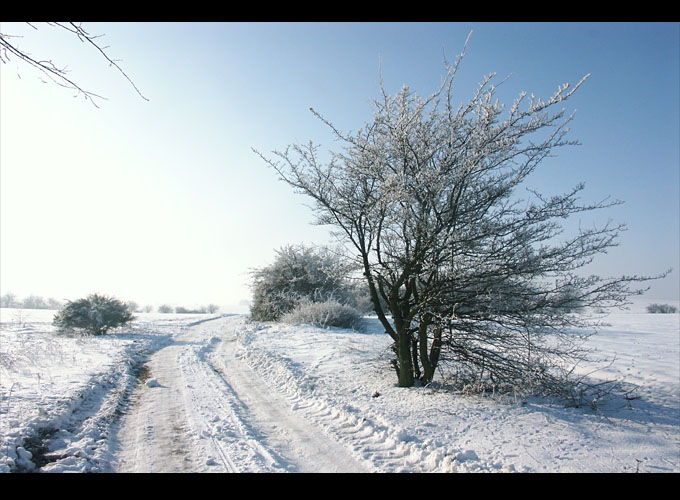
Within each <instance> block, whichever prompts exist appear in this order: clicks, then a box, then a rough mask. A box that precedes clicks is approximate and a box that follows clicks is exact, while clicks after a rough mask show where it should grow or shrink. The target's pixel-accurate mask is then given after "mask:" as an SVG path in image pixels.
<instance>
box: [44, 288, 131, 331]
mask: <svg viewBox="0 0 680 500" xmlns="http://www.w3.org/2000/svg"><path fill="white" fill-rule="evenodd" d="M133 319H134V316H133V315H132V312H131V310H130V309H129V307H128V304H127V303H125V302H122V301H120V300H118V299H115V298H112V297H107V296H106V295H99V294H96V293H95V294H92V295H88V296H87V297H86V298H84V299H79V300H75V301H73V302H71V301H69V302H68V303H67V304H66V305H65V306H64V307H63V308H62V309H61V310H60V311H59V312H57V314H56V315H55V316H54V320H53V324H54V326H56V327H57V328H58V329H59V330H60V331H84V332H87V333H90V334H92V335H104V334H105V333H107V332H108V331H109V330H112V329H115V328H118V327H120V326H123V325H125V324H127V323H129V322H130V321H132V320H133Z"/></svg>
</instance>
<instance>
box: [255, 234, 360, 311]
mask: <svg viewBox="0 0 680 500" xmlns="http://www.w3.org/2000/svg"><path fill="white" fill-rule="evenodd" d="M349 274H350V270H349V269H348V268H347V266H346V263H345V261H344V260H343V258H342V257H341V256H339V255H338V254H337V253H336V252H334V251H333V250H331V249H330V248H327V247H313V246H311V247H308V246H305V245H288V246H285V247H283V248H281V249H280V250H277V251H276V258H275V260H274V262H273V263H272V264H271V265H269V266H266V267H263V268H261V269H256V270H254V271H253V272H252V276H253V282H252V284H251V289H252V291H253V303H252V305H251V307H250V315H251V317H252V319H254V320H256V321H277V320H279V318H281V316H282V315H284V314H286V313H288V312H291V311H293V310H294V309H295V308H296V307H297V306H298V305H300V304H302V303H303V302H305V301H307V302H325V301H327V300H329V299H334V300H335V301H337V302H338V303H341V304H348V305H354V304H355V302H356V288H355V286H354V285H353V284H352V282H351V281H350V279H349Z"/></svg>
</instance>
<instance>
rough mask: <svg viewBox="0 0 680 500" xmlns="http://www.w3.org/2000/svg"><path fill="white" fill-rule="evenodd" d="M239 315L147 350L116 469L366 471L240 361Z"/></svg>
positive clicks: (202, 324) (201, 326) (122, 430)
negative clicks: (157, 347) (157, 348)
mask: <svg viewBox="0 0 680 500" xmlns="http://www.w3.org/2000/svg"><path fill="white" fill-rule="evenodd" d="M239 321H240V320H239V318H238V317H233V318H228V317H227V318H220V319H218V320H214V319H213V320H208V321H203V322H197V323H195V324H193V325H190V327H189V328H188V329H186V330H184V331H182V332H180V333H178V334H177V335H176V336H175V337H174V339H173V342H171V343H169V344H168V345H167V346H165V347H163V348H162V349H160V350H159V351H157V352H156V353H154V354H153V355H152V356H151V357H150V359H149V362H148V363H147V365H146V370H145V373H144V376H143V377H142V383H141V384H140V388H139V389H138V391H137V392H136V393H135V394H134V395H133V397H132V400H133V403H132V405H131V408H130V410H129V412H128V413H127V415H125V417H124V418H123V420H122V422H121V428H120V430H119V433H118V438H119V440H120V443H119V451H118V452H117V454H116V463H117V466H116V469H117V471H119V472H369V471H370V469H371V467H370V466H368V465H367V464H365V463H360V461H359V460H358V459H357V458H355V457H354V456H353V455H352V454H351V453H350V452H349V450H347V449H346V448H344V447H343V446H341V445H340V444H338V443H337V442H336V441H335V440H333V439H332V438H330V437H329V436H328V435H326V434H324V432H323V431H322V430H321V429H320V428H318V427H315V426H314V425H311V424H310V423H309V422H308V421H306V420H303V419H302V418H301V417H300V416H299V415H297V414H296V412H295V411H294V410H295V409H294V407H291V405H290V403H289V402H288V401H287V400H286V399H285V398H284V397H283V396H282V395H281V394H278V393H276V392H275V391H274V390H272V388H271V387H270V386H269V385H268V384H267V383H266V382H265V381H264V380H263V379H262V378H261V377H260V376H259V375H258V374H257V373H256V372H254V371H253V370H252V369H251V368H249V367H248V365H247V364H246V363H245V362H244V361H242V360H241V359H239V355H238V350H237V345H238V344H237V342H236V327H237V324H238V323H239Z"/></svg>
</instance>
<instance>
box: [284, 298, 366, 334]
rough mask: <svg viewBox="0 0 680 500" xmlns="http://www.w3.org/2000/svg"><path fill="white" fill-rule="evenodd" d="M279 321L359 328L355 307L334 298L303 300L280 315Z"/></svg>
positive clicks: (359, 322) (359, 315) (359, 321)
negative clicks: (314, 300)
mask: <svg viewBox="0 0 680 500" xmlns="http://www.w3.org/2000/svg"><path fill="white" fill-rule="evenodd" d="M280 321H281V322H283V323H289V324H293V325H298V324H306V325H313V326H320V327H324V328H325V327H329V326H336V327H339V328H352V329H355V330H357V329H359V328H360V326H361V314H360V313H359V311H358V310H357V309H355V308H354V307H352V306H348V305H346V304H341V303H340V302H338V301H337V300H335V299H329V300H326V301H324V302H312V301H309V300H304V301H302V302H300V303H299V304H298V305H297V306H296V307H295V309H293V310H292V311H290V312H288V313H286V314H284V315H283V316H281V318H280Z"/></svg>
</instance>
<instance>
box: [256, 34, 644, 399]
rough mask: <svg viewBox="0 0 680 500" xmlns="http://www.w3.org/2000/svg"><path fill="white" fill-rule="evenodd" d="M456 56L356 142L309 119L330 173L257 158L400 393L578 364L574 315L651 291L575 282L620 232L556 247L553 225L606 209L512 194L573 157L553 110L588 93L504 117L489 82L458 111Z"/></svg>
mask: <svg viewBox="0 0 680 500" xmlns="http://www.w3.org/2000/svg"><path fill="white" fill-rule="evenodd" d="M466 45H467V43H466ZM464 52H465V51H463V53H462V54H461V55H460V56H459V57H458V58H457V60H456V62H455V63H454V64H452V65H450V64H448V63H446V65H445V67H446V72H445V75H444V78H443V79H442V82H441V86H440V87H439V88H438V89H437V90H436V91H435V92H434V93H433V94H432V95H430V96H429V97H427V98H425V99H423V98H421V97H419V96H418V95H416V94H415V93H413V92H411V91H410V90H409V88H408V87H403V88H402V90H401V91H400V92H398V93H396V95H388V94H387V93H386V92H385V90H384V87H383V85H382V83H381V85H380V89H381V97H379V98H378V99H376V100H375V101H374V107H375V112H374V118H373V120H372V121H371V122H370V123H367V124H366V125H365V126H364V127H362V128H361V129H360V130H359V131H358V132H356V133H355V134H353V135H350V134H345V133H343V132H341V131H339V130H338V129H337V128H336V127H335V126H334V125H333V124H332V123H331V122H330V121H328V120H326V119H325V118H323V117H322V116H321V115H319V114H318V113H317V112H315V111H314V110H311V111H312V112H313V113H314V114H315V115H316V116H317V117H318V118H319V119H320V120H321V121H322V122H323V123H324V124H326V125H327V126H328V127H330V129H331V130H332V131H333V132H334V134H335V135H336V136H337V138H338V139H339V140H340V142H341V143H342V144H343V145H344V148H343V149H342V150H341V151H335V152H330V156H329V159H328V161H322V160H321V159H320V155H319V146H317V145H314V144H313V143H311V142H310V143H308V144H304V145H298V144H295V145H292V146H289V147H288V148H286V149H285V150H284V151H274V152H273V153H272V154H273V155H274V156H273V157H267V156H265V155H263V154H261V153H259V152H258V151H255V153H257V154H258V155H259V156H260V157H261V158H262V159H263V160H264V161H265V162H266V163H267V164H269V165H270V166H271V167H273V168H274V169H275V170H276V172H277V173H278V174H279V175H280V177H281V179H282V180H283V181H285V182H287V183H288V184H289V185H291V186H292V187H293V188H295V189H296V190H297V191H298V192H300V193H302V194H305V195H307V196H308V197H310V198H311V199H312V200H313V202H314V205H315V206H314V208H315V214H316V215H317V222H318V223H319V224H324V225H331V226H334V227H335V229H336V233H337V234H338V235H339V236H340V237H341V238H342V239H343V240H344V241H345V242H346V243H347V244H348V246H349V248H351V249H352V250H353V251H354V253H355V255H356V256H357V257H356V264H357V265H359V266H360V267H361V269H362V270H363V273H364V277H365V279H366V282H367V285H368V288H369V290H370V295H371V299H372V302H373V306H374V308H375V312H376V313H377V315H378V318H379V319H380V321H381V322H382V325H383V326H384V328H385V331H386V332H387V333H388V334H389V335H390V336H391V337H392V339H393V340H394V351H395V353H396V359H395V360H394V366H395V368H396V371H397V374H398V381H399V385H400V386H405V387H408V386H412V385H413V384H414V382H415V380H420V381H421V382H422V383H424V384H427V383H429V382H431V381H432V380H433V377H434V375H435V371H436V370H437V367H438V366H440V365H441V364H442V363H443V362H449V363H452V364H453V365H455V366H452V367H453V369H454V370H456V371H457V372H458V373H460V374H461V376H464V375H465V373H471V372H474V374H475V376H480V377H488V379H489V380H490V381H491V382H492V383H494V384H503V383H511V384H514V383H517V382H518V380H520V379H526V378H527V377H530V378H534V379H535V378H541V377H542V378H547V377H549V376H550V375H549V374H550V367H553V366H555V365H557V364H559V363H561V362H563V361H569V360H571V361H573V360H575V359H578V356H580V354H581V351H579V350H578V349H577V347H576V346H575V344H574V343H573V339H574V336H573V335H568V334H566V331H567V329H568V328H570V327H576V326H584V321H585V320H584V318H583V317H582V316H579V315H578V314H574V311H576V310H578V309H579V308H583V307H585V306H595V307H600V308H606V307H612V306H619V305H622V304H623V303H625V302H626V299H627V298H628V297H629V296H630V295H631V294H635V293H641V291H640V290H634V289H631V288H630V287H631V286H633V283H635V282H639V281H643V280H645V279H648V278H642V277H636V276H623V277H615V278H602V277H599V276H595V275H587V274H585V273H584V272H583V268H584V266H586V265H587V264H589V263H590V262H591V261H592V259H593V258H594V257H595V256H597V255H598V254H602V253H603V252H606V250H607V249H609V248H610V247H612V246H614V245H616V244H617V235H618V233H619V232H620V231H621V230H622V229H623V226H622V225H616V226H613V225H611V224H606V225H605V226H604V227H599V228H595V227H593V228H579V230H578V231H577V233H576V234H575V235H572V236H567V237H564V238H563V239H560V238H559V237H560V236H561V232H562V229H563V228H562V225H561V221H562V220H564V219H567V218H569V217H570V216H572V215H574V214H580V213H583V212H588V211H592V210H596V209H603V208H606V207H610V206H612V205H615V204H617V203H619V202H618V201H608V200H604V201H601V202H596V203H589V204H582V203H580V202H579V195H580V193H581V191H582V190H583V187H584V186H583V185H582V184H579V185H577V186H575V187H574V188H573V189H570V190H568V191H567V192H566V193H564V194H560V195H555V196H545V195H542V194H540V193H538V192H536V191H530V190H528V189H527V190H523V191H522V192H520V190H519V189H518V188H520V187H522V188H524V187H525V186H524V184H523V183H524V181H525V180H526V179H527V177H528V176H529V175H530V174H531V173H532V172H534V171H535V169H536V168H537V167H538V166H539V165H540V164H541V163H542V162H543V161H544V160H545V159H546V158H548V157H549V156H551V155H552V154H553V153H554V152H555V150H556V149H557V148H560V147H563V146H567V145H573V144H577V143H576V142H575V141H568V140H567V139H566V138H565V135H566V133H567V128H566V125H567V124H568V122H569V121H570V120H571V119H572V118H573V116H566V115H565V110H564V109H558V108H560V106H561V105H562V104H563V103H564V102H565V101H566V100H567V99H569V98H570V97H571V96H572V95H573V94H574V92H576V90H577V89H578V88H579V87H580V86H581V85H582V84H583V82H584V80H585V79H586V78H587V77H586V78H584V79H583V80H581V81H580V82H578V83H577V84H576V85H574V86H570V85H569V84H565V85H561V86H559V87H558V88H557V91H556V92H555V93H554V94H553V95H552V96H551V97H550V98H548V99H547V100H543V99H540V98H537V97H535V96H533V95H529V94H527V93H524V92H523V93H521V94H520V95H519V96H518V97H517V99H516V100H515V101H514V102H513V104H512V105H511V106H510V107H509V108H507V109H506V107H505V106H503V105H501V104H499V102H498V100H497V99H496V96H495V94H496V86H495V84H494V75H490V76H488V77H486V78H484V79H483V81H482V82H481V84H480V85H479V87H478V88H477V90H476V92H475V93H474V95H473V97H472V98H471V99H470V100H469V101H468V102H464V103H462V104H460V105H457V106H456V105H455V104H454V96H453V92H452V89H453V82H454V77H455V74H456V72H457V70H458V67H459V65H460V62H461V60H462V58H463V56H464ZM522 193H525V194H523V195H522Z"/></svg>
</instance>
